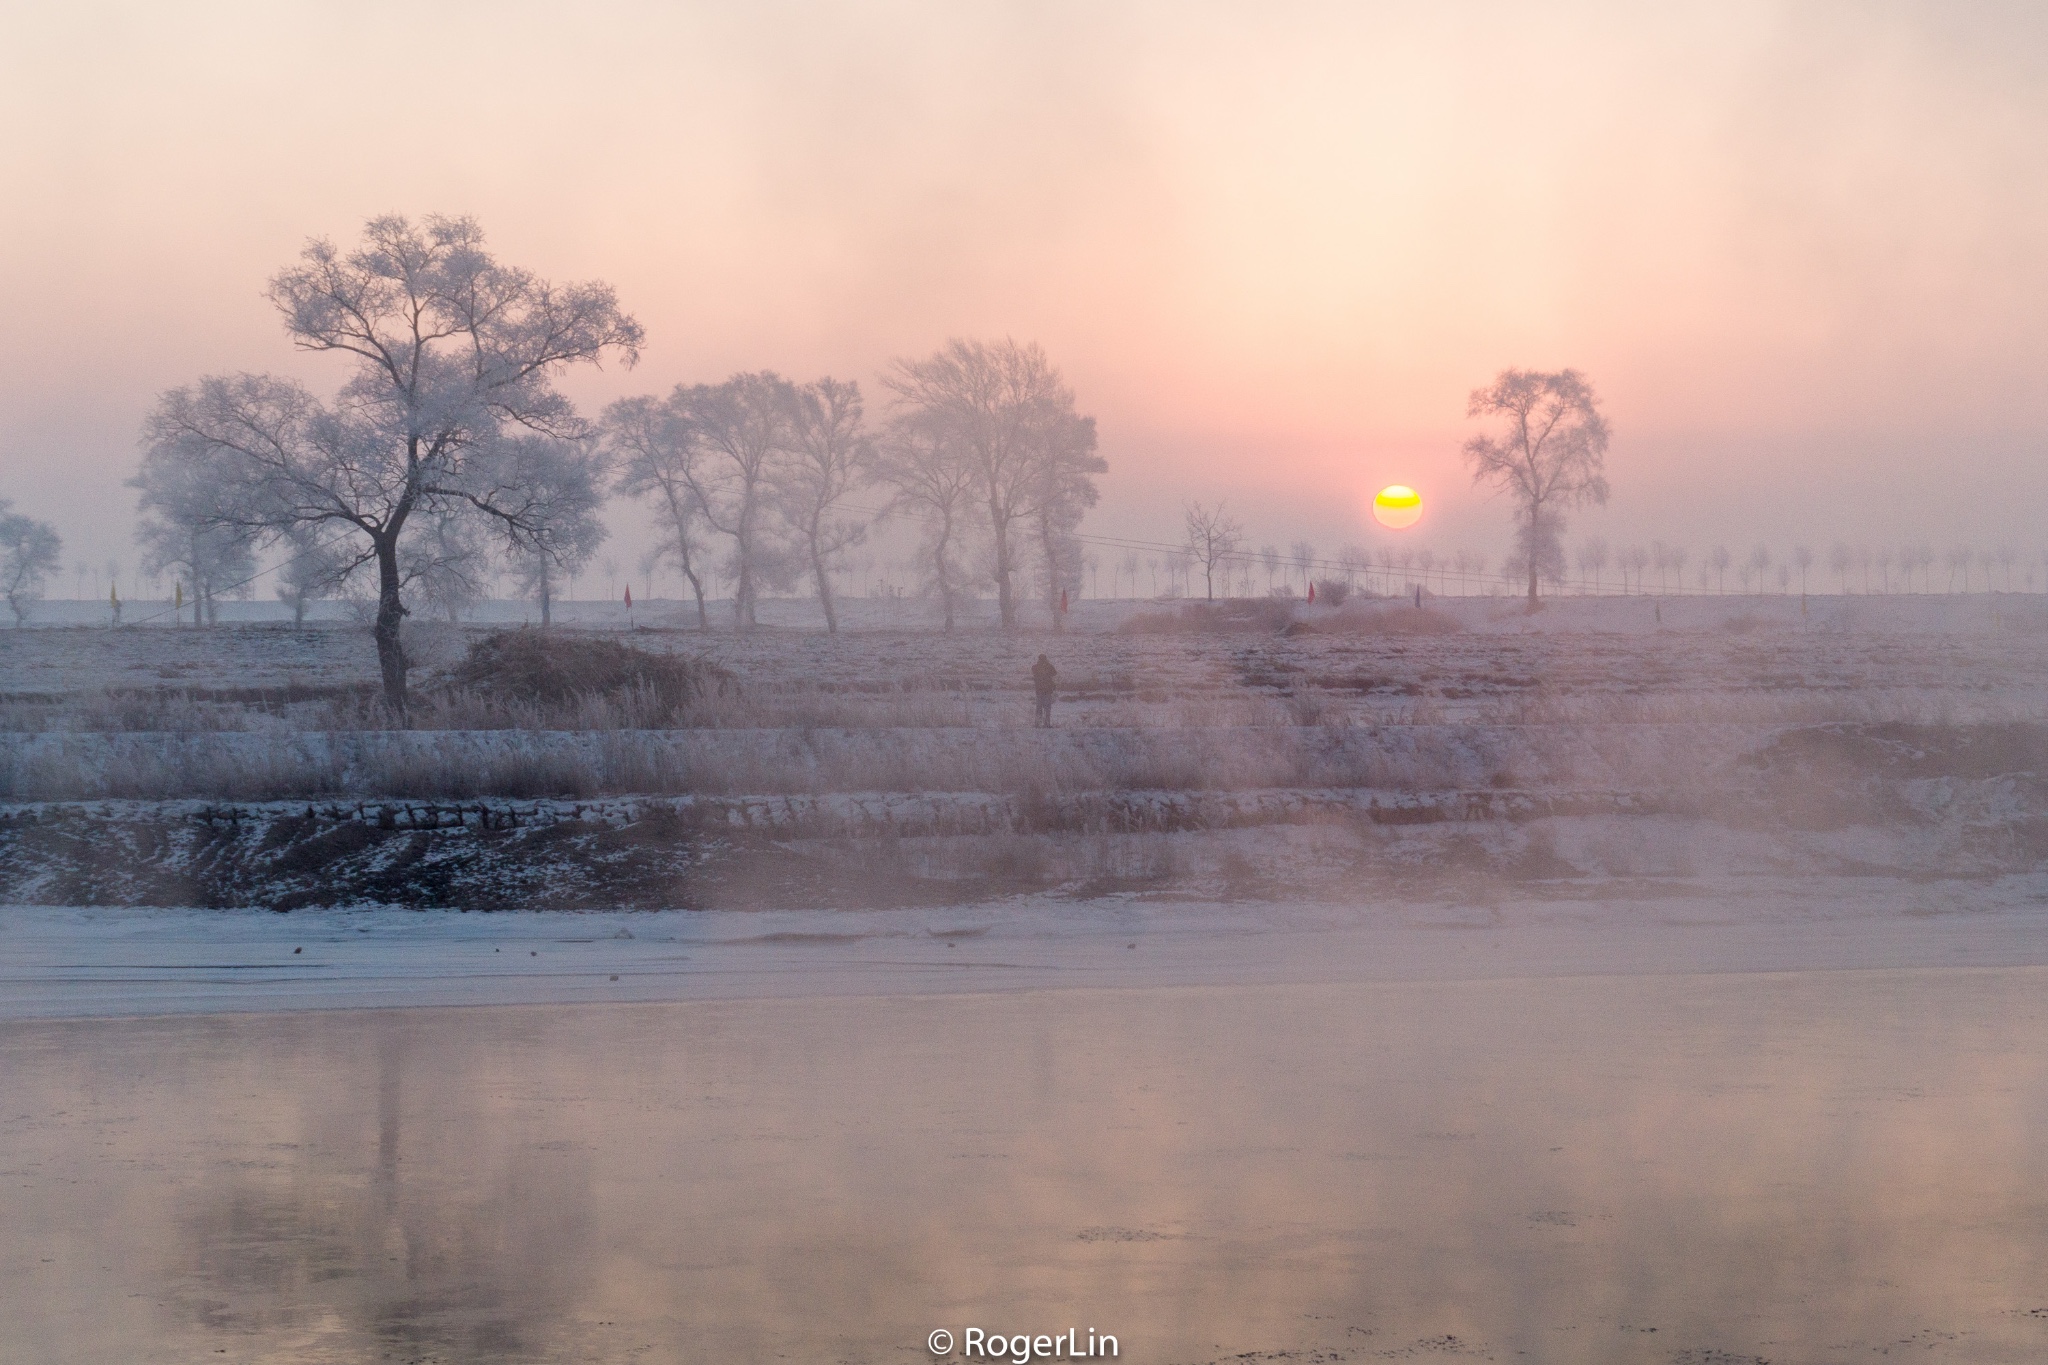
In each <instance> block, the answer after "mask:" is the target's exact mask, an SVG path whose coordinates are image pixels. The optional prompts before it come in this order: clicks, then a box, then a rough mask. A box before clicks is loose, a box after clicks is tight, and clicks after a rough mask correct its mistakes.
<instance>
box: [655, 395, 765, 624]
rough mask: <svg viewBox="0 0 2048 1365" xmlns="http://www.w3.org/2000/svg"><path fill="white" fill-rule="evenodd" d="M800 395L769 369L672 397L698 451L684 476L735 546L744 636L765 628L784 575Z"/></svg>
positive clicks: (736, 616) (737, 618) (710, 520)
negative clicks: (761, 623) (781, 495)
mask: <svg viewBox="0 0 2048 1365" xmlns="http://www.w3.org/2000/svg"><path fill="white" fill-rule="evenodd" d="M795 394H796V389H795V386H794V385H792V384H791V383H790V382H789V381H788V380H787V379H784V378H783V377H782V376H781V375H778V374H773V373H769V372H766V371H764V372H762V373H759V374H736V375H734V376H733V377H732V378H730V379H728V380H726V381H725V382H724V383H723V384H696V385H692V386H690V387H687V388H684V387H681V386H678V387H677V389H676V391H675V393H674V394H672V395H671V396H670V398H669V402H670V403H671V404H672V405H673V407H674V409H675V412H676V414H677V417H678V418H679V420H680V421H681V423H682V430H683V431H684V432H685V433H686V434H687V436H688V439H689V440H690V441H691V442H693V443H694V446H695V450H696V456H695V458H694V459H692V460H690V461H689V462H688V463H687V464H685V465H684V466H682V469H681V477H682V479H683V480H684V482H685V484H686V485H687V486H688V488H689V490H690V493H691V495H692V497H693V498H694V499H695V500H696V504H697V507H698V509H699V510H700V512H701V513H702V515H703V517H704V522H705V524H706V525H708V526H709V527H710V528H711V529H712V530H713V531H716V532H717V533H718V534H720V535H722V536H725V537H726V538H727V539H729V540H730V541H731V542H732V557H731V561H730V563H731V575H730V576H731V578H732V581H733V601H732V609H733V627H734V629H735V630H737V631H739V632H741V633H745V632H747V631H750V630H752V629H753V628H754V627H755V625H756V624H758V622H757V620H756V617H755V603H756V601H757V600H758V599H759V597H760V593H761V588H762V586H763V584H768V585H771V586H772V585H773V584H774V583H776V582H779V581H781V580H782V577H783V570H784V567H785V563H786V561H785V559H784V556H783V547H782V546H781V545H780V544H779V543H778V542H777V540H776V537H775V528H774V526H773V525H772V524H771V512H772V510H773V508H772V503H773V500H774V497H775V494H776V491H777V490H778V488H779V487H780V486H781V481H782V479H783V478H784V476H785V474H786V472H787V470H788V467H789V462H790V457H791V452H792V450H793V448H794V442H795V434H794V432H793V431H792V429H791V412H792V410H793V409H794V406H795Z"/></svg>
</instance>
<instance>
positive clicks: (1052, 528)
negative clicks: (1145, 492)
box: [1031, 413, 1109, 632]
mask: <svg viewBox="0 0 2048 1365" xmlns="http://www.w3.org/2000/svg"><path fill="white" fill-rule="evenodd" d="M1041 442H1042V443H1041V446H1040V448H1039V451H1038V454H1037V457H1036V459H1035V460H1034V461H1033V464H1034V466H1035V479H1034V483H1035V487H1034V488H1033V490H1032V494H1031V524H1032V529H1033V531H1034V533H1035V535H1034V539H1035V540H1036V541H1037V549H1038V571H1039V588H1040V590H1041V591H1042V592H1043V593H1044V601H1045V609H1046V612H1047V613H1048V614H1049V615H1050V616H1051V617H1052V628H1053V630H1054V631H1055V632H1061V631H1064V630H1066V628H1067V623H1066V619H1065V618H1064V617H1063V616H1062V615H1061V614H1060V598H1061V597H1062V596H1063V595H1064V594H1065V593H1066V592H1067V590H1068V589H1070V588H1071V589H1073V590H1075V591H1079V590H1080V586H1081V541H1080V537H1079V533H1080V530H1081V518H1082V517H1084V516H1086V515H1087V512H1088V509H1089V508H1091V507H1093V506H1094V505H1095V501H1096V499H1097V498H1098V497H1099V496H1100V494H1099V493H1098V492H1097V491H1096V488H1095V476H1096V475H1097V474H1102V473H1106V472H1107V471H1108V469H1109V465H1108V463H1107V462H1105V461H1104V460H1103V458H1102V457H1101V456H1100V455H1097V454H1096V453H1095V419H1094V418H1093V417H1078V416H1074V415H1073V414H1071V413H1069V414H1064V415H1062V416H1061V417H1060V418H1059V419H1058V420H1056V421H1054V422H1052V423H1051V424H1049V427H1048V429H1047V430H1046V431H1045V432H1044V433H1043V435H1042V437H1041Z"/></svg>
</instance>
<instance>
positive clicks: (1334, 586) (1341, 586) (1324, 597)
mask: <svg viewBox="0 0 2048 1365" xmlns="http://www.w3.org/2000/svg"><path fill="white" fill-rule="evenodd" d="M1349 596H1351V585H1350V584H1349V583H1346V582H1345V581H1344V580H1343V579H1341V578H1319V579H1317V580H1316V604H1317V605H1318V606H1324V607H1341V606H1343V605H1344V599H1345V598H1347V597H1349Z"/></svg>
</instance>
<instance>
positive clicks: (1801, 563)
mask: <svg viewBox="0 0 2048 1365" xmlns="http://www.w3.org/2000/svg"><path fill="white" fill-rule="evenodd" d="M1792 563H1793V564H1794V565H1795V566H1796V567H1797V568H1798V570H1799V596H1800V599H1801V600H1802V601H1803V600H1805V597H1806V574H1807V571H1808V570H1809V569H1811V568H1812V567H1813V551H1812V550H1811V549H1810V548H1808V547H1807V546H1804V545H1794V546H1793V547H1792ZM1802 610H1804V609H1803V608H1802Z"/></svg>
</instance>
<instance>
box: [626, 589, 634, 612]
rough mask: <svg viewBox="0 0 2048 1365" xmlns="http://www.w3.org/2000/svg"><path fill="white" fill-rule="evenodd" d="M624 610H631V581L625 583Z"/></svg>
mask: <svg viewBox="0 0 2048 1365" xmlns="http://www.w3.org/2000/svg"><path fill="white" fill-rule="evenodd" d="M626 610H627V611H631V610H633V585H632V584H631V583H628V584H627V585H626Z"/></svg>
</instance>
